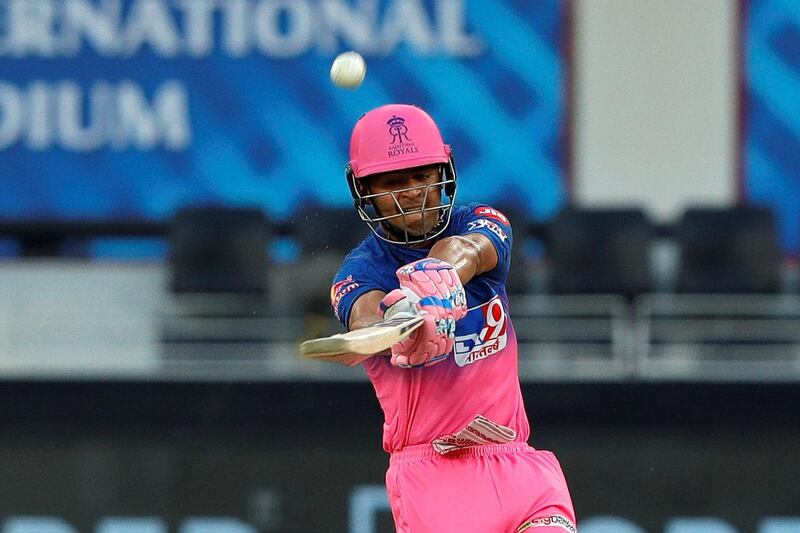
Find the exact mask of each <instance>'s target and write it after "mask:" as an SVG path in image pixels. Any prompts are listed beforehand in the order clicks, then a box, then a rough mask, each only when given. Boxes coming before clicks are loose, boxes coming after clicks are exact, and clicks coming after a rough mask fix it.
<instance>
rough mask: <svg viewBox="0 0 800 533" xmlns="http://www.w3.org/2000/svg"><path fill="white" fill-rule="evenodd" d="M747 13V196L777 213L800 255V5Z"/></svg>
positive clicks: (779, 0) (782, 0) (788, 246)
mask: <svg viewBox="0 0 800 533" xmlns="http://www.w3.org/2000/svg"><path fill="white" fill-rule="evenodd" d="M744 5H745V10H744V16H745V19H744V20H745V38H744V45H745V50H744V53H745V94H746V97H745V98H746V101H745V102H744V106H745V123H744V125H745V131H744V157H745V164H744V181H745V183H744V194H745V197H746V200H747V201H749V202H751V203H756V204H763V205H769V206H772V207H774V208H775V210H776V213H777V214H778V221H779V224H780V228H781V234H782V238H783V246H784V249H785V250H786V251H787V252H789V253H791V254H794V255H797V254H799V253H800V5H798V3H797V2H796V1H795V0H749V1H748V2H745V3H744Z"/></svg>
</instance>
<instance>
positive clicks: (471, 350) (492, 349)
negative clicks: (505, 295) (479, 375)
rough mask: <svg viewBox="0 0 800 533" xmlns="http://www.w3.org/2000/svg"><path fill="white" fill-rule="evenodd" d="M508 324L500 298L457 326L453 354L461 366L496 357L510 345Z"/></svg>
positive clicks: (468, 316) (475, 311)
mask: <svg viewBox="0 0 800 533" xmlns="http://www.w3.org/2000/svg"><path fill="white" fill-rule="evenodd" d="M507 326H508V320H507V316H506V310H505V308H504V307H503V302H502V300H500V296H495V297H494V298H492V299H491V300H489V301H488V302H486V303H485V304H483V305H481V306H480V307H476V308H475V309H472V310H470V311H469V313H468V314H467V316H466V317H465V318H463V319H462V320H461V321H459V323H458V329H459V331H462V332H464V331H466V332H467V333H466V334H464V335H456V338H455V346H454V348H453V352H454V354H455V361H456V364H457V365H458V366H462V367H463V366H466V365H469V364H472V363H474V362H475V361H480V360H481V359H485V358H487V357H489V356H490V355H493V354H495V353H497V352H499V351H500V350H502V349H503V348H505V347H506V344H508V334H507V331H508V327H507Z"/></svg>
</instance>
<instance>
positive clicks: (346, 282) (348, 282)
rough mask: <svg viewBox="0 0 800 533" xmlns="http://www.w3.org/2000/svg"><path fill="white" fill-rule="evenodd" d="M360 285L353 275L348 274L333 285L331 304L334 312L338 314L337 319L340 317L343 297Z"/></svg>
mask: <svg viewBox="0 0 800 533" xmlns="http://www.w3.org/2000/svg"><path fill="white" fill-rule="evenodd" d="M358 287H359V285H358V282H356V281H353V276H352V275H350V276H347V277H346V278H345V279H343V280H342V281H337V282H336V283H334V284H333V286H332V287H331V305H332V306H333V314H335V315H336V318H337V319H340V317H339V304H340V303H341V301H342V298H343V297H344V295H345V294H347V293H349V292H352V291H354V290H355V289H357V288H358ZM340 320H341V319H340Z"/></svg>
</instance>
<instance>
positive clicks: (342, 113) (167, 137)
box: [0, 0, 566, 221]
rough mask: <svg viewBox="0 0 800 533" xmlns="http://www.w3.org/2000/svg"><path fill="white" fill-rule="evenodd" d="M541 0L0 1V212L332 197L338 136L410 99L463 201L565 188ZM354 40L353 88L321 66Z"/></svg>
mask: <svg viewBox="0 0 800 533" xmlns="http://www.w3.org/2000/svg"><path fill="white" fill-rule="evenodd" d="M565 9H566V8H565V5H564V3H563V2H561V1H560V0H502V1H501V0H493V1H491V2H489V1H484V0H425V1H423V0H381V1H379V0H40V1H37V2H28V1H25V0H21V1H20V0H0V219H3V220H23V221H26V220H56V221H58V220H68V221H74V220H100V221H103V220H120V219H125V220H147V221H161V220H165V219H167V218H168V217H169V216H171V215H172V213H174V212H175V211H176V210H177V209H178V208H180V207H181V206H184V205H187V204H197V203H211V204H219V205H248V206H252V205H256V206H260V207H262V208H263V209H264V210H265V212H266V213H267V214H268V215H270V216H271V217H273V218H275V219H278V220H280V219H285V218H287V217H289V216H290V215H291V214H292V213H294V212H295V211H296V209H297V208H298V206H300V205H302V204H304V203H317V204H322V205H326V206H342V207H344V206H347V205H349V203H350V198H349V193H348V190H347V187H346V185H345V182H344V178H343V167H344V164H345V163H346V160H347V144H348V140H349V132H350V129H351V128H352V125H353V124H354V123H355V121H356V120H357V119H358V117H359V116H360V115H361V114H363V113H364V112H366V111H367V110H369V109H371V108H373V107H376V106H379V105H382V104H385V103H390V102H405V103H414V104H418V105H420V106H422V107H423V108H425V109H426V110H428V111H429V112H430V113H431V115H433V116H434V118H435V119H437V121H438V122H439V123H440V127H441V129H442V132H443V134H444V136H445V139H446V141H447V142H449V143H450V144H452V145H453V147H454V154H455V157H456V159H457V162H458V166H459V172H460V178H461V183H460V194H461V197H462V198H463V199H465V200H472V199H480V200H483V201H488V202H494V203H501V204H507V203H509V202H508V201H507V200H509V199H513V200H512V203H514V204H516V206H517V207H519V208H523V209H526V210H527V211H528V212H529V213H530V214H531V216H532V217H534V218H538V219H546V218H548V217H549V216H551V215H552V214H553V213H555V212H556V211H557V210H558V208H559V207H560V206H561V205H562V204H563V203H564V201H565V200H566V192H565V184H564V178H565V176H564V166H565V161H566V154H565V150H566V148H565V141H566V138H565V129H566V128H565V60H564V57H563V46H562V43H563V40H564V33H565ZM349 49H354V50H358V51H359V52H361V53H362V54H363V55H364V57H365V58H366V61H367V64H368V72H367V77H366V80H365V82H364V84H363V85H362V86H361V87H360V88H359V89H358V90H356V91H347V90H343V89H339V88H336V87H334V86H333V85H332V84H331V83H330V81H329V79H328V71H329V68H330V64H331V61H332V59H333V58H334V57H335V56H336V55H337V54H338V53H340V52H342V51H344V50H349Z"/></svg>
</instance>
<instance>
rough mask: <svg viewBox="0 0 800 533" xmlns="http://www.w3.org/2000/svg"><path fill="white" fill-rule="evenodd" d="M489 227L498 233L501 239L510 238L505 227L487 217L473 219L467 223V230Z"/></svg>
mask: <svg viewBox="0 0 800 533" xmlns="http://www.w3.org/2000/svg"><path fill="white" fill-rule="evenodd" d="M484 228H485V229H488V230H489V231H491V232H492V233H494V234H495V235H497V236H498V237H499V238H500V240H501V241H503V242H505V241H506V239H508V235H506V232H505V231H503V228H501V227H500V226H498V225H497V223H495V222H492V221H491V220H488V219H485V218H479V219H478V220H473V221H472V222H469V223H468V224H467V231H475V230H476V229H484Z"/></svg>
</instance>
